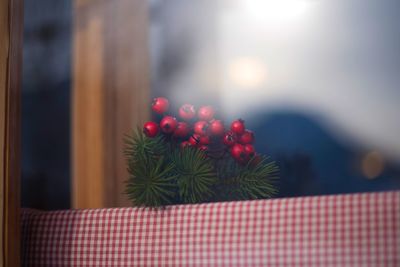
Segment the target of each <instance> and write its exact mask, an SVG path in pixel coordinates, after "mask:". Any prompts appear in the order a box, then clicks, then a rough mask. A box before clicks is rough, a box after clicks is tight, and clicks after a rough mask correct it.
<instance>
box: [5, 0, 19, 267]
mask: <svg viewBox="0 0 400 267" xmlns="http://www.w3.org/2000/svg"><path fill="white" fill-rule="evenodd" d="M22 12H23V6H22V0H4V1H0V177H1V178H0V195H1V198H0V212H1V220H0V226H1V231H0V241H1V242H0V266H20V261H19V260H20V259H19V256H20V223H19V216H20V214H19V211H20V209H19V208H20V81H21V70H22V69H21V65H22V61H21V59H22V29H23V14H22Z"/></svg>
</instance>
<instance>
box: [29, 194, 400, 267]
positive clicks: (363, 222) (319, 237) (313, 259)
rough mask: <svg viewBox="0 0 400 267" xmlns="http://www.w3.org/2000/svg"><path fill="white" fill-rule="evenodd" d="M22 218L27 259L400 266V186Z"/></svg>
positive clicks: (35, 262)
mask: <svg viewBox="0 0 400 267" xmlns="http://www.w3.org/2000/svg"><path fill="white" fill-rule="evenodd" d="M22 218H23V219H22V227H23V230H22V232H23V252H22V253H23V255H22V257H23V263H24V266H307V267H310V266H311V267H312V266H400V229H399V228H400V192H385V193H364V194H351V195H338V196H322V197H302V198H287V199H274V200H259V201H242V202H226V203H214V204H201V205H181V206H171V207H168V208H166V209H164V210H148V209H139V208H118V209H94V210H66V211H56V212H38V211H33V210H25V211H24V212H23V215H22Z"/></svg>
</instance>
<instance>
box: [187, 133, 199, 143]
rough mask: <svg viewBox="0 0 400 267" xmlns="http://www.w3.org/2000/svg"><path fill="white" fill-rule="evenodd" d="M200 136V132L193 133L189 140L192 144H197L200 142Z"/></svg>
mask: <svg viewBox="0 0 400 267" xmlns="http://www.w3.org/2000/svg"><path fill="white" fill-rule="evenodd" d="M200 137H201V136H200V135H198V134H193V135H192V136H191V137H190V138H189V140H188V141H189V143H190V144H191V145H192V146H197V145H198V144H199V143H200Z"/></svg>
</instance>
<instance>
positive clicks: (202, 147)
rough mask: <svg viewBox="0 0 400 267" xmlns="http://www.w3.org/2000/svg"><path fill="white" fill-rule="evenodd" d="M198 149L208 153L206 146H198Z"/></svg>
mask: <svg viewBox="0 0 400 267" xmlns="http://www.w3.org/2000/svg"><path fill="white" fill-rule="evenodd" d="M199 149H200V150H201V151H204V152H206V151H208V146H206V145H201V146H199Z"/></svg>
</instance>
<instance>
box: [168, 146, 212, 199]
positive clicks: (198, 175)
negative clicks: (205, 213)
mask: <svg viewBox="0 0 400 267" xmlns="http://www.w3.org/2000/svg"><path fill="white" fill-rule="evenodd" d="M172 161H173V162H174V164H175V172H176V174H177V183H178V187H179V196H180V197H181V199H182V201H183V202H184V203H201V202H205V201H209V200H210V198H211V197H212V196H213V195H214V186H215V184H216V182H217V177H216V174H215V172H214V167H213V164H212V162H211V160H210V159H208V158H207V157H206V155H205V154H204V152H203V151H200V150H198V149H195V148H190V147H186V148H184V149H177V150H176V151H175V152H174V153H173V155H172Z"/></svg>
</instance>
